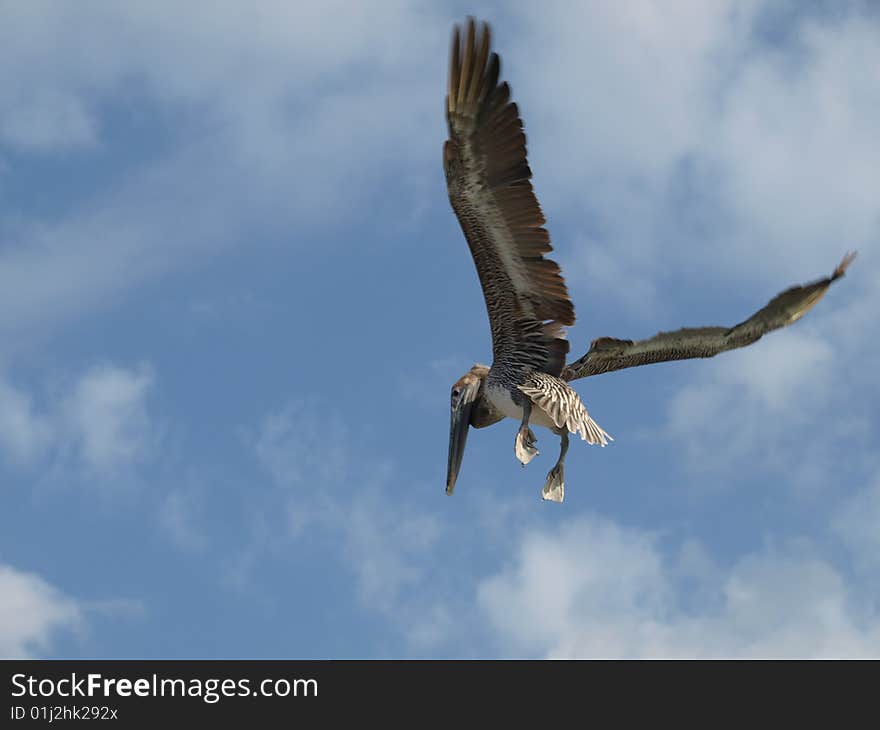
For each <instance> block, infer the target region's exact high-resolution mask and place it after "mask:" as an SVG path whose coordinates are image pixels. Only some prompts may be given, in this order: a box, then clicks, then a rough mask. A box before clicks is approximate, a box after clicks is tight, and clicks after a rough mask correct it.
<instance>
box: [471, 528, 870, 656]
mask: <svg viewBox="0 0 880 730" xmlns="http://www.w3.org/2000/svg"><path fill="white" fill-rule="evenodd" d="M689 545H690V547H688V548H687V551H688V552H689V553H693V551H694V549H695V548H694V546H693V543H689ZM692 557H693V556H692V555H691V558H692ZM691 562H692V561H691ZM686 563H687V561H686ZM700 565H701V566H702V567H701V569H700V570H698V571H691V572H690V573H689V577H690V579H691V580H696V582H697V586H698V588H699V591H698V595H699V596H700V598H699V599H698V600H696V601H694V602H693V603H692V605H689V602H688V601H687V600H686V593H685V592H684V591H683V583H682V574H681V572H680V563H679V565H676V563H675V561H672V560H669V559H667V558H666V557H664V555H663V553H662V552H661V551H660V549H659V547H658V545H657V541H656V539H655V538H653V537H652V536H651V535H650V534H646V533H643V532H640V531H638V530H633V529H626V528H621V527H619V526H617V525H615V524H614V523H611V522H609V521H606V520H602V519H597V518H587V519H579V520H571V521H569V522H567V523H565V524H564V525H563V526H562V527H561V529H560V530H559V531H558V532H555V533H550V532H545V531H536V530H532V531H527V532H526V533H525V535H524V537H523V539H522V541H521V544H520V546H519V549H518V550H517V551H516V553H515V555H514V558H513V560H512V562H511V564H510V565H508V566H507V567H506V568H505V569H503V570H502V571H501V572H500V573H498V574H496V575H493V576H490V577H488V578H486V579H485V580H484V581H483V582H482V584H481V585H480V587H479V603H480V606H481V607H482V609H483V611H484V613H485V616H486V618H487V620H488V622H489V628H490V629H491V631H492V632H493V633H494V635H495V638H496V640H497V645H498V646H500V647H503V652H504V653H507V654H513V655H546V656H555V657H678V656H683V657H740V656H742V657H744V656H760V657H816V656H827V657H839V656H876V655H878V653H880V616H878V615H877V614H876V612H875V611H874V610H873V609H872V608H871V605H872V604H871V602H870V600H866V599H865V597H864V596H860V595H859V594H858V592H857V591H856V590H855V589H854V587H853V586H851V585H849V584H847V583H846V581H845V580H844V578H843V576H842V575H841V573H840V572H839V571H837V570H836V569H835V568H834V567H833V566H832V565H831V564H830V563H828V562H827V561H825V560H823V559H821V558H819V557H815V556H814V555H813V552H812V550H811V548H810V546H809V544H804V543H794V544H792V545H790V546H787V547H786V548H785V549H776V548H772V547H769V548H765V549H763V550H761V551H758V552H755V553H752V554H749V555H746V556H744V557H742V558H740V559H739V560H738V561H737V562H736V563H735V564H734V565H733V566H732V567H731V568H730V569H728V570H725V569H723V568H720V567H718V566H716V567H715V570H713V571H711V572H710V571H706V570H705V557H702V558H701V560H700Z"/></svg>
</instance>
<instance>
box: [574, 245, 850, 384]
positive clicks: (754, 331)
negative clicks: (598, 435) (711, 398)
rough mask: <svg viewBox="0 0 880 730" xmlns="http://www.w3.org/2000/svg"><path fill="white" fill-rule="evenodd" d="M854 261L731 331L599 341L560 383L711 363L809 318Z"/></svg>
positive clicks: (680, 332) (683, 331) (710, 329)
mask: <svg viewBox="0 0 880 730" xmlns="http://www.w3.org/2000/svg"><path fill="white" fill-rule="evenodd" d="M854 258H855V254H854V253H850V254H847V255H846V256H844V258H843V261H841V262H840V264H839V265H838V267H837V268H836V269H835V270H834V271H833V273H832V274H831V276H827V277H825V278H824V279H819V280H818V281H814V282H812V283H810V284H804V285H803V286H793V287H791V289H787V290H785V291H784V292H782V293H781V294H778V295H777V296H776V297H774V298H773V299H771V300H770V302H769V303H768V304H767V306H766V307H764V308H763V309H761V310H759V311H758V312H756V313H755V314H753V315H752V316H751V317H749V318H748V319H747V320H746V321H745V322H741V323H740V324H738V325H736V326H734V327H692V328H691V327H686V328H685V329H680V330H676V331H675V332H660V333H659V334H657V335H654V337H651V338H650V339H647V340H638V341H636V342H634V341H633V340H617V339H614V338H613V337H600V338H599V339H598V340H593V344H592V345H591V346H590V350H589V352H587V354H586V355H584V356H583V357H582V358H580V359H579V360H575V361H574V362H573V363H571V364H570V365H568V366H566V368H565V369H564V371H563V373H562V377H563V378H564V379H565V380H575V379H576V378H586V377H588V376H590V375H599V374H601V373H609V372H611V371H612V370H622V369H623V368H632V367H636V366H637V365H650V364H651V363H655V362H665V361H667V360H688V359H690V358H694V357H713V356H714V355H717V354H718V353H719V352H725V351H726V350H735V349H736V348H738V347H745V346H746V345H751V344H752V343H753V342H756V341H757V340H759V339H761V337H762V336H763V335H765V334H766V333H768V332H772V331H773V330H775V329H779V328H780V327H785V326H786V325H789V324H791V323H792V322H796V321H797V320H799V319H800V318H801V317H803V316H804V315H805V314H806V313H807V312H809V311H810V309H812V308H813V306H814V305H815V304H816V302H818V301H819V300H820V299H821V298H822V297H823V296H824V294H825V292H826V291H828V287H829V286H831V283H832V282H834V281H836V280H837V279H839V278H840V277H842V276H843V275H844V274H845V273H846V269H847V267H848V266H849V265H850V263H851V262H852V260H853V259H854Z"/></svg>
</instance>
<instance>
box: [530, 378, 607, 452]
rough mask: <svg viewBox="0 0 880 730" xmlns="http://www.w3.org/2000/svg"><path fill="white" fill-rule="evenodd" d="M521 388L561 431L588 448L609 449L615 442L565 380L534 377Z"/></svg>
mask: <svg viewBox="0 0 880 730" xmlns="http://www.w3.org/2000/svg"><path fill="white" fill-rule="evenodd" d="M518 387H519V389H520V390H521V391H522V392H523V393H524V394H525V395H527V396H528V397H529V398H530V399H531V400H532V402H533V403H534V404H535V405H537V406H538V407H539V408H540V409H541V410H543V411H544V412H545V413H546V414H547V415H548V416H549V417H550V418H551V420H552V421H553V423H555V424H556V427H557V428H564V429H567V430H568V431H569V432H570V433H575V434H580V437H581V438H582V439H583V440H584V441H586V442H587V443H588V444H599V445H600V446H607V445H608V442H609V441H614V439H613V438H611V436H610V435H609V434H608V433H607V432H606V431H605V429H603V428H602V427H601V426H600V425H599V424H598V423H596V422H595V421H594V420H593V419H592V418H591V417H590V414H589V413H587V408H586V406H585V405H584V404H583V401H582V400H581V397H580V396H579V395H578V393H577V391H576V390H575V389H574V388H572V387H571V386H570V385H569V384H568V383H566V382H565V381H564V380H560V379H559V378H555V377H553V376H552V375H548V374H547V373H532V374H531V375H530V378H529V381H528V382H527V383H524V384H523V385H520V386H518Z"/></svg>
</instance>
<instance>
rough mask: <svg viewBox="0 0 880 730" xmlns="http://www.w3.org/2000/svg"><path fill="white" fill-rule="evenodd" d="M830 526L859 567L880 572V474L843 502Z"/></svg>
mask: <svg viewBox="0 0 880 730" xmlns="http://www.w3.org/2000/svg"><path fill="white" fill-rule="evenodd" d="M831 524H832V530H833V531H834V533H835V534H836V535H837V538H838V539H839V540H840V541H841V542H842V543H843V544H844V545H845V546H846V547H847V548H849V550H850V551H851V552H852V555H853V560H854V563H855V565H856V566H858V567H859V568H862V569H864V570H868V571H869V572H876V571H877V570H880V472H878V473H877V474H875V476H874V478H873V479H872V480H871V482H870V483H869V484H868V485H867V486H866V487H864V488H862V489H859V490H857V491H855V492H854V493H853V494H851V495H850V496H849V497H847V498H846V499H844V500H843V501H842V503H841V504H840V505H839V507H838V508H837V510H836V513H835V515H834V516H833V519H832V523H831Z"/></svg>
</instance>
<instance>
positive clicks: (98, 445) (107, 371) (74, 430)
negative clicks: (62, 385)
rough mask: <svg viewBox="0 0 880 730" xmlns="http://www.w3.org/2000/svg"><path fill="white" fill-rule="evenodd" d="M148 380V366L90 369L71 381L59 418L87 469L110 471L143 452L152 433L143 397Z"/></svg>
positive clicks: (100, 471) (148, 443)
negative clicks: (62, 413)
mask: <svg viewBox="0 0 880 730" xmlns="http://www.w3.org/2000/svg"><path fill="white" fill-rule="evenodd" d="M152 383H153V375H152V371H151V370H150V369H149V368H148V367H145V366H142V367H140V368H138V369H136V370H127V369H125V368H120V367H117V366H114V365H106V366H99V367H96V368H93V369H91V370H89V371H88V372H86V373H85V374H84V375H83V376H82V377H81V378H80V379H79V381H78V382H77V383H76V385H75V387H74V389H73V393H72V394H71V395H70V397H69V398H68V399H67V401H66V403H65V405H64V417H65V419H66V421H67V424H68V427H69V429H70V434H71V437H72V438H73V439H74V440H75V441H76V442H77V446H78V448H77V451H78V454H79V457H80V459H81V460H82V462H83V463H84V465H85V466H86V467H87V468H88V469H89V470H91V471H95V472H98V473H112V472H114V471H116V470H118V469H119V468H122V467H128V466H131V465H133V464H135V463H137V462H139V461H141V460H142V459H144V458H145V457H146V456H147V454H148V453H149V450H150V447H151V443H150V440H151V438H152V435H153V434H152V433H151V426H150V419H149V416H148V414H147V410H146V404H145V400H146V395H147V393H148V392H149V389H150V387H151V386H152Z"/></svg>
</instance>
